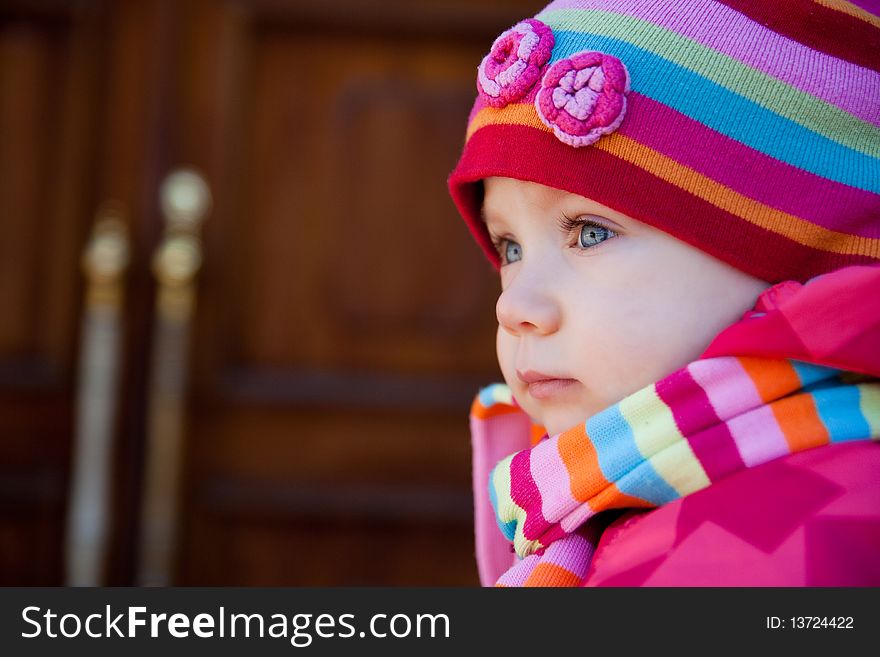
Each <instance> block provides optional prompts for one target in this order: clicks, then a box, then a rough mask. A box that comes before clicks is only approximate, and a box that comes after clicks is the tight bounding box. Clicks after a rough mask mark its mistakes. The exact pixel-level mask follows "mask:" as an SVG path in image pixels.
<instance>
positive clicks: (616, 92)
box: [535, 51, 629, 147]
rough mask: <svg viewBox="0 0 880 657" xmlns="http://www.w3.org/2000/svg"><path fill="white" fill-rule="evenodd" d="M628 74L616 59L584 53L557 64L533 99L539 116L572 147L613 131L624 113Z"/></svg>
mask: <svg viewBox="0 0 880 657" xmlns="http://www.w3.org/2000/svg"><path fill="white" fill-rule="evenodd" d="M627 93H629V72H628V71H627V70H626V66H624V65H623V62H621V61H620V60H619V59H617V57H614V56H613V55H606V54H605V53H601V52H595V51H584V52H579V53H577V54H575V55H572V56H571V57H569V58H568V59H562V60H560V61H558V62H556V63H555V64H554V65H553V66H551V67H550V69H549V70H548V71H547V72H546V73H545V74H544V79H543V80H542V81H541V89H540V90H539V91H538V95H537V97H536V98H535V107H536V108H537V110H538V116H539V117H541V120H542V121H543V122H544V123H545V124H546V125H547V126H548V127H549V128H552V129H553V132H554V133H556V136H557V137H559V139H561V140H562V141H564V142H565V143H566V144H570V145H571V146H575V147H577V146H587V145H589V144H592V143H594V142H595V141H597V140H598V139H599V137H601V136H602V135H606V134H608V133H611V132H614V131H615V130H617V127H618V126H619V125H620V122H621V121H623V115H624V114H625V113H626V94H627Z"/></svg>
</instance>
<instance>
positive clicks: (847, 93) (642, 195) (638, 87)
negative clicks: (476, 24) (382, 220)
mask: <svg viewBox="0 0 880 657" xmlns="http://www.w3.org/2000/svg"><path fill="white" fill-rule="evenodd" d="M536 19H537V20H539V21H541V22H543V23H544V24H546V25H547V26H549V27H550V28H551V29H552V33H553V37H554V46H553V51H552V55H551V57H550V60H549V62H547V64H546V67H547V69H549V68H551V67H552V66H553V65H554V64H555V63H556V62H559V61H560V60H563V59H566V58H570V57H572V55H574V54H576V53H578V52H582V51H599V52H602V53H607V54H609V55H611V56H613V57H616V58H619V59H620V60H621V61H622V62H623V63H624V64H625V66H626V68H627V70H628V72H629V76H630V84H631V90H630V91H629V93H628V96H627V110H626V115H625V117H624V118H623V120H622V123H621V124H620V125H619V127H618V128H617V129H616V131H615V132H613V133H612V134H607V135H605V136H603V137H602V138H601V139H599V140H598V141H597V142H596V143H594V144H592V145H591V146H589V147H582V148H575V147H573V146H569V145H567V144H565V143H563V142H561V141H560V140H559V139H557V138H556V137H555V136H554V134H553V131H552V130H551V128H550V127H548V126H547V125H545V122H543V121H542V120H541V117H540V116H539V115H538V112H537V110H536V108H535V95H536V93H537V91H538V87H540V83H539V84H537V85H535V88H533V89H532V90H531V92H530V93H528V94H526V95H525V96H524V97H522V98H520V99H519V100H518V101H516V102H513V103H510V104H508V105H506V106H505V107H501V108H496V107H490V106H489V105H488V104H487V103H486V102H485V101H484V100H483V99H481V98H479V97H478V99H477V102H476V104H475V105H474V107H473V110H472V112H471V115H470V118H469V122H468V129H467V140H466V144H465V148H464V152H463V154H462V157H461V159H460V161H459V163H458V166H457V167H456V169H455V171H453V173H452V175H451V176H450V179H449V187H450V192H451V194H452V196H453V199H454V200H455V202H456V204H457V205H458V208H459V210H460V211H461V213H462V215H463V216H464V218H465V220H466V221H467V222H468V225H469V227H470V229H471V231H472V232H473V234H474V235H475V237H476V238H477V240H478V242H479V243H480V244H481V246H482V247H483V249H484V251H485V253H486V255H487V256H488V257H489V259H490V260H491V262H492V263H493V264H494V265H495V266H496V267H498V266H499V261H498V254H497V253H496V252H495V250H494V249H493V248H492V245H491V242H490V241H489V239H488V235H487V234H486V231H485V227H484V226H483V225H482V222H481V220H480V205H481V191H480V186H479V185H477V184H476V183H477V181H479V180H481V179H483V178H485V177H488V176H499V175H500V176H508V177H512V178H518V179H523V180H530V181H534V182H539V183H542V184H546V185H549V186H552V187H556V188H559V189H564V190H567V191H570V192H573V193H576V194H580V195H583V196H587V197H589V198H591V199H593V200H596V201H598V202H600V203H603V204H605V205H608V206H609V207H612V208H614V209H616V210H618V211H620V212H623V213H624V214H627V215H629V216H631V217H633V218H635V219H638V220H640V221H644V222H646V223H649V224H651V225H653V226H655V227H657V228H660V229H662V230H665V231H667V232H669V233H671V234H673V235H675V236H676V237H679V238H680V239H683V240H685V241H687V242H689V243H691V244H693V245H695V246H697V247H698V248H701V249H703V250H704V251H706V252H708V253H711V254H712V255H715V256H716V257H718V258H720V259H722V260H725V261H726V262H729V263H730V264H732V265H734V266H735V267H738V268H740V269H742V270H744V271H747V272H749V273H751V274H753V275H755V276H757V277H759V278H762V279H764V280H767V281H770V282H778V281H782V280H788V279H791V280H799V281H804V280H806V279H808V278H811V277H813V276H815V275H818V274H821V273H823V272H826V271H831V270H834V269H837V268H840V267H843V266H845V265H849V264H860V263H869V262H877V261H880V17H877V16H875V15H873V14H872V13H870V12H868V11H867V10H865V9H863V8H862V7H859V6H857V5H853V4H852V3H849V2H845V1H843V0H822V1H821V2H819V1H818V0H779V1H778V2H772V3H768V2H764V1H760V0H724V1H722V2H717V1H715V0H689V1H688V2H682V1H679V0H557V1H556V2H552V3H551V4H550V5H548V6H547V7H546V8H545V9H544V10H543V11H542V12H540V13H539V14H538V15H537V17H536Z"/></svg>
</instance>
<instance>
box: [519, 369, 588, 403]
mask: <svg viewBox="0 0 880 657" xmlns="http://www.w3.org/2000/svg"><path fill="white" fill-rule="evenodd" d="M516 375H517V377H519V380H520V381H522V382H523V383H525V384H526V385H527V386H528V390H529V395H530V396H531V397H532V398H534V399H540V400H543V399H551V398H553V397H556V396H558V395H561V394H563V393H565V392H566V391H568V390H570V389H571V388H573V387H574V386H575V385H576V384H577V383H578V380H577V379H571V378H568V377H565V376H564V375H555V374H544V373H542V372H535V371H533V370H526V371H525V372H520V371H519V370H517V371H516Z"/></svg>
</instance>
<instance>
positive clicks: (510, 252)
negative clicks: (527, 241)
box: [504, 240, 522, 263]
mask: <svg viewBox="0 0 880 657" xmlns="http://www.w3.org/2000/svg"><path fill="white" fill-rule="evenodd" d="M521 259H522V247H521V246H520V245H519V244H517V243H516V242H514V241H512V240H505V241H504V261H505V262H507V263H511V262H516V261H517V260H521Z"/></svg>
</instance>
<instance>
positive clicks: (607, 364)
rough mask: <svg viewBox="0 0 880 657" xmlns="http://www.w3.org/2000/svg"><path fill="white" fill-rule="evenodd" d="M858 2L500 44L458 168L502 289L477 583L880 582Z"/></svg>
mask: <svg viewBox="0 0 880 657" xmlns="http://www.w3.org/2000/svg"><path fill="white" fill-rule="evenodd" d="M854 2H855V3H854ZM861 4H863V3H862V2H861V0H854V1H853V2H848V1H846V0H779V1H778V2H766V0H723V1H720V2H716V1H713V0H557V1H556V2H552V3H551V4H550V5H548V6H547V7H546V8H545V9H544V10H543V11H542V12H541V13H539V14H538V15H537V16H536V17H535V18H534V19H527V20H524V21H522V22H520V23H518V24H517V25H515V26H514V27H513V28H511V29H510V30H508V31H506V32H504V33H503V34H502V35H501V36H500V37H499V38H498V39H496V41H495V43H494V44H493V45H492V48H491V51H490V52H489V54H488V55H487V56H486V57H485V58H484V59H483V61H482V63H481V64H480V66H479V68H478V73H477V89H478V97H477V101H476V104H475V105H474V108H473V110H472V112H471V115H470V119H469V123H468V129H467V137H466V144H465V147H464V151H463V154H462V156H461V159H460V161H459V163H458V165H457V167H456V169H455V170H454V171H453V173H452V174H451V176H450V178H449V188H450V192H451V194H452V197H453V199H454V201H455V203H456V205H457V206H458V209H459V211H460V212H461V214H462V216H463V217H464V219H465V221H466V222H467V224H468V226H469V228H470V230H471V232H472V233H473V235H474V237H475V238H476V240H477V242H478V243H479V245H480V246H481V247H482V248H483V250H484V252H485V253H486V255H487V256H488V258H489V260H490V261H491V262H492V264H493V265H494V266H495V267H496V268H497V269H499V270H500V278H501V294H500V296H499V298H498V302H497V306H496V314H497V318H498V324H499V328H498V340H497V352H498V360H499V365H500V368H501V372H502V374H503V376H504V380H505V382H506V384H496V385H493V386H490V387H488V388H485V389H484V390H482V391H480V394H479V395H478V396H477V398H476V400H475V401H474V404H473V407H472V414H471V430H472V440H473V448H474V472H473V475H474V495H475V513H476V517H475V522H476V543H477V561H478V566H479V571H480V578H481V581H482V582H483V584H484V585H490V584H493V583H495V584H497V585H499V586H523V585H524V586H593V585H625V586H634V585H661V586H670V585H672V586H679V585H737V586H740V585H748V586H761V585H770V586H815V585H836V586H847V585H874V586H877V585H880V561H878V560H877V559H876V558H875V554H876V553H877V550H878V548H880V444H878V443H877V442H876V439H878V438H880V378H878V377H880V17H878V16H875V15H873V14H871V13H869V12H868V11H867V10H866V9H863V8H862V7H861V6H860V5H861ZM499 530H500V531H499ZM513 552H515V554H512V553H513Z"/></svg>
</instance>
